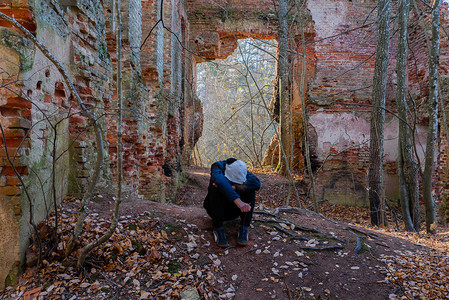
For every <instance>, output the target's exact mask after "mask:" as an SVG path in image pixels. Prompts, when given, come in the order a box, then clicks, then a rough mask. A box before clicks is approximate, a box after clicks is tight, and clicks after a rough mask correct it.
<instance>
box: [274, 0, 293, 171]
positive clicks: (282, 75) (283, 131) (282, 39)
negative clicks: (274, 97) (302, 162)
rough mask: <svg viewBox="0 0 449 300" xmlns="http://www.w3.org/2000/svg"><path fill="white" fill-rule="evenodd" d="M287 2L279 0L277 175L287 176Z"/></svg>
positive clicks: (288, 82) (288, 81) (288, 89)
mask: <svg viewBox="0 0 449 300" xmlns="http://www.w3.org/2000/svg"><path fill="white" fill-rule="evenodd" d="M287 14H288V11H287V0H279V13H278V15H279V33H278V42H279V59H278V64H279V67H278V72H279V81H278V83H277V84H278V85H279V89H278V92H279V107H280V109H279V132H280V139H279V144H280V149H279V173H280V174H282V175H288V173H289V172H290V171H291V165H290V162H291V156H292V153H291V144H292V143H293V141H292V139H293V137H292V136H290V126H291V114H290V109H291V97H290V80H289V78H290V65H289V64H290V59H289V56H290V54H289V51H288V50H289V49H288V27H287V26H288V24H287Z"/></svg>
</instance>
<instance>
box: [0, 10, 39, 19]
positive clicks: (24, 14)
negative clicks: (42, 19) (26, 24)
mask: <svg viewBox="0 0 449 300" xmlns="http://www.w3.org/2000/svg"><path fill="white" fill-rule="evenodd" d="M0 12H2V13H4V14H5V15H7V16H9V17H12V16H14V18H15V19H17V20H24V21H33V13H32V12H31V10H28V9H5V8H3V9H0Z"/></svg>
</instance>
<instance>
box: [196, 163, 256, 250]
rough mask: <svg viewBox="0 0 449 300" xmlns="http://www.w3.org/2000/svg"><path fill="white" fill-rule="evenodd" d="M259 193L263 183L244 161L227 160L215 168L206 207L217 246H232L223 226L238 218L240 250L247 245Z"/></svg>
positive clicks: (212, 168)
mask: <svg viewBox="0 0 449 300" xmlns="http://www.w3.org/2000/svg"><path fill="white" fill-rule="evenodd" d="M259 189H260V180H259V179H258V178H257V177H256V176H255V175H254V174H252V173H251V172H249V171H248V170H247V169H246V164H245V163H244V162H243V161H241V160H237V159H235V158H228V159H227V160H223V161H217V162H215V163H214V164H212V166H211V172H210V182H209V187H208V193H207V196H206V199H205V200H204V205H203V206H204V208H205V209H206V211H207V213H208V215H209V216H210V217H211V218H212V222H213V226H214V238H215V242H216V243H217V244H218V246H220V247H228V246H229V243H228V240H227V239H226V234H225V231H224V227H223V222H224V221H230V220H233V219H236V218H237V217H239V216H240V228H239V233H238V237H237V243H238V244H239V245H241V246H246V245H247V244H248V227H249V225H250V223H251V219H252V216H253V210H254V205H255V202H256V191H257V190H259Z"/></svg>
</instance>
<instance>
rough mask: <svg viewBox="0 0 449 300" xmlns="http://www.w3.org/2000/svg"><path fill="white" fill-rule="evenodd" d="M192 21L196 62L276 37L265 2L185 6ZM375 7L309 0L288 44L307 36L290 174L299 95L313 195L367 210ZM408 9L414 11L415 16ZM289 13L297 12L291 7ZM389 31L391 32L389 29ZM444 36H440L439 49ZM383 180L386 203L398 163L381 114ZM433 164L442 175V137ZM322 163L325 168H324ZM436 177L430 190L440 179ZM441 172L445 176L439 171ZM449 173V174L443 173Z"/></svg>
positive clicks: (420, 59) (391, 100)
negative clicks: (240, 42)
mask: <svg viewBox="0 0 449 300" xmlns="http://www.w3.org/2000/svg"><path fill="white" fill-rule="evenodd" d="M186 3H187V5H188V10H189V18H190V23H191V47H192V49H194V50H195V51H196V52H197V53H198V54H199V57H198V58H197V59H196V60H197V61H198V62H201V61H202V60H204V59H216V58H224V57H226V56H227V55H229V54H230V53H231V52H232V51H234V49H235V48H236V40H237V39H239V38H246V37H250V36H252V37H255V38H262V39H276V35H277V15H276V10H275V8H274V6H273V3H272V2H270V1H245V2H242V3H241V2H238V1H227V2H226V4H221V6H218V5H214V4H211V3H210V2H209V1H186ZM376 3H377V2H376V1H373V0H369V1H361V0H357V1H349V0H332V1H327V0H314V1H307V3H306V7H304V8H303V9H302V11H301V14H302V21H299V20H298V19H297V20H296V21H295V22H293V23H292V21H293V19H292V18H290V19H289V21H290V23H291V27H290V28H291V29H290V30H291V31H290V37H291V40H290V44H291V46H292V49H294V50H295V51H296V52H297V53H302V51H303V49H302V45H303V43H302V36H301V25H302V26H303V27H304V38H305V43H306V46H305V54H306V58H305V64H306V66H305V74H304V79H305V86H304V88H303V89H302V88H301V87H300V80H301V76H302V74H301V72H302V58H301V56H300V55H295V54H292V75H293V82H292V84H293V91H292V92H293V108H294V110H293V120H294V123H295V131H294V134H295V138H296V141H295V142H296V145H295V149H296V150H295V168H297V169H299V170H302V168H303V167H304V162H303V158H302V154H303V153H301V151H302V145H301V140H302V130H303V128H302V107H301V104H300V93H301V91H302V93H303V96H304V97H305V99H306V103H307V109H308V113H309V116H310V119H309V124H308V130H309V134H310V137H311V152H312V153H311V155H312V157H311V159H312V168H313V169H314V170H318V169H319V168H320V166H321V169H320V170H319V173H318V174H317V182H316V184H317V193H318V195H319V196H320V197H322V198H326V199H330V200H336V201H340V202H343V203H348V202H349V203H348V204H351V205H352V204H354V203H353V202H354V201H353V199H354V196H353V195H354V193H355V194H357V197H355V198H356V199H357V201H358V203H357V204H361V205H365V204H367V202H366V188H367V172H368V171H367V170H368V161H367V159H368V150H369V149H368V148H369V131H370V129H369V127H370V113H371V107H370V104H371V86H372V80H373V71H374V53H375V48H376V35H377V32H376V26H375V22H376V17H377V11H376V10H375V7H376ZM446 7H447V4H443V9H442V11H443V12H442V22H444V21H445V20H446V22H447V8H446ZM421 8H422V9H424V10H423V15H422V16H423V21H424V22H425V23H426V24H430V23H429V21H430V13H429V12H428V11H427V12H426V11H425V7H421ZM412 11H413V10H412ZM291 12H295V13H296V10H295V9H294V8H292V10H291ZM420 22H421V21H420V20H419V18H418V17H417V16H416V15H415V14H414V13H413V12H412V13H411V15H410V22H409V39H410V41H409V43H410V48H411V49H410V50H411V51H410V52H409V66H408V68H409V88H410V91H411V94H412V96H413V98H414V99H415V101H416V107H417V109H418V112H417V114H418V117H417V122H418V125H417V131H416V137H415V144H416V146H417V149H418V155H419V156H420V158H421V160H422V158H423V156H422V151H421V149H422V148H421V144H423V143H424V144H425V140H426V132H427V127H426V126H427V117H426V112H425V110H424V109H425V103H426V101H425V100H426V95H427V93H428V87H427V86H426V84H424V83H425V82H426V80H427V77H426V76H427V75H426V74H428V59H427V47H426V42H425V37H424V33H423V30H422V28H421V25H420ZM392 33H395V32H394V31H392ZM396 39H397V35H394V36H393V37H392V39H391V45H390V53H391V56H390V63H389V65H390V68H389V71H388V82H387V97H386V106H387V109H388V110H389V111H391V112H393V113H394V112H395V93H396V90H395V85H396V78H395V76H396V75H395V65H396V54H395V52H396V51H397V48H396ZM447 47H448V45H447V37H445V36H444V32H442V49H446V48H447ZM447 55H448V54H447V51H444V50H442V51H441V61H440V63H441V65H440V68H441V72H442V74H447V71H448V67H447V64H448V59H447ZM385 130H386V131H385V158H384V179H385V192H386V196H387V198H389V199H397V198H398V189H397V186H398V184H397V176H396V159H397V137H398V122H397V120H396V118H395V117H394V115H393V114H391V113H388V112H387V113H386V129H385ZM440 140H441V141H440V148H441V149H440V150H441V151H440V153H441V155H440V156H439V157H438V163H439V168H440V170H443V169H447V167H446V162H445V161H446V155H447V154H445V151H446V150H444V147H445V146H444V145H446V143H447V142H446V141H445V139H444V137H443V136H442V137H441V138H440ZM277 144H278V141H277V138H276V137H273V140H272V142H271V145H270V147H269V150H268V152H267V153H268V154H269V156H267V157H266V160H265V161H266V162H274V163H275V164H276V161H277V157H278V151H277ZM323 163H324V164H323ZM440 172H442V171H436V172H435V183H436V184H435V187H436V188H438V187H439V184H440V182H442V180H443V181H444V179H443V178H442V177H441V178H440V177H439V176H440V175H439V173H440ZM443 173H444V172H443ZM446 173H448V172H446Z"/></svg>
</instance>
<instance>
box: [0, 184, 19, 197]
mask: <svg viewBox="0 0 449 300" xmlns="http://www.w3.org/2000/svg"><path fill="white" fill-rule="evenodd" d="M0 194H2V195H7V196H14V195H18V194H20V187H18V186H2V187H0Z"/></svg>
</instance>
